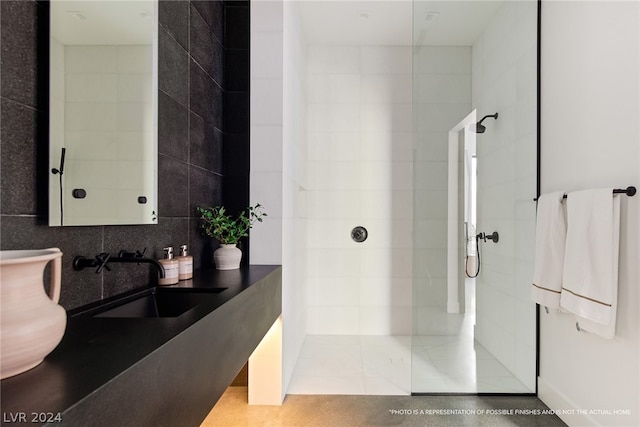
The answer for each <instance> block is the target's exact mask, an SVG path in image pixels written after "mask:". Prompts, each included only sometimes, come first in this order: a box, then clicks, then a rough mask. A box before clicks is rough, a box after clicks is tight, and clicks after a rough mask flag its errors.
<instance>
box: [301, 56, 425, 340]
mask: <svg viewBox="0 0 640 427" xmlns="http://www.w3.org/2000/svg"><path fill="white" fill-rule="evenodd" d="M308 52H309V64H308V70H309V74H308V88H309V90H308V96H309V98H308V100H309V106H308V163H307V165H308V170H309V175H308V180H307V216H308V247H309V250H308V260H309V270H308V286H309V289H308V301H307V309H308V314H307V316H308V328H307V330H308V333H309V334H343V335H344V334H346V335H351V334H352V335H387V334H410V333H411V261H412V259H411V258H412V256H411V244H412V236H411V233H412V214H413V212H412V211H413V207H412V206H413V201H412V173H413V164H412V160H413V155H412V139H411V135H412V105H411V103H412V90H411V69H412V65H411V64H412V60H411V48H410V47H393V46H389V47H382V46H380V47H371V46H309V47H308ZM356 226H363V227H365V228H367V230H368V232H369V237H368V239H367V240H366V241H365V242H362V243H356V242H354V241H353V240H352V239H351V230H352V229H353V228H354V227H356Z"/></svg>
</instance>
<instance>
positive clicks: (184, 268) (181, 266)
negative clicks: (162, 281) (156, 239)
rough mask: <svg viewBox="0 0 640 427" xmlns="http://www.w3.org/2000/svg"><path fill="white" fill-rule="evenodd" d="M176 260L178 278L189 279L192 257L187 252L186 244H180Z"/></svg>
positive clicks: (191, 272) (191, 271)
mask: <svg viewBox="0 0 640 427" xmlns="http://www.w3.org/2000/svg"><path fill="white" fill-rule="evenodd" d="M176 259H177V260H178V279H180V280H189V279H191V278H192V277H193V257H192V256H191V255H189V254H187V245H182V246H180V256H178V257H177V258H176Z"/></svg>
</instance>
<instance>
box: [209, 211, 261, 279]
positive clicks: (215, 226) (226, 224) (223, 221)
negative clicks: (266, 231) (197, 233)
mask: <svg viewBox="0 0 640 427" xmlns="http://www.w3.org/2000/svg"><path fill="white" fill-rule="evenodd" d="M196 209H197V211H198V213H199V214H200V229H201V230H202V232H203V233H204V234H205V235H206V236H208V237H212V238H214V239H216V240H217V241H218V242H220V247H219V248H218V249H216V250H215V251H214V253H213V261H214V263H215V265H216V268H217V269H218V270H233V269H236V268H240V261H241V260H242V251H241V250H240V249H239V248H238V247H237V244H238V242H239V241H240V239H241V238H242V237H246V236H248V235H249V229H250V228H251V227H253V224H254V223H256V222H262V219H263V217H265V216H267V214H266V213H265V212H264V208H263V207H262V205H261V204H259V203H258V204H256V205H255V206H249V207H248V208H247V209H246V210H245V211H242V212H241V213H240V215H238V216H237V217H235V218H234V217H232V216H231V215H228V214H227V212H226V209H225V208H224V206H214V207H201V206H198V207H197V208H196Z"/></svg>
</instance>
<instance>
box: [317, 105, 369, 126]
mask: <svg viewBox="0 0 640 427" xmlns="http://www.w3.org/2000/svg"><path fill="white" fill-rule="evenodd" d="M360 112H361V107H360V105H359V104H310V105H309V106H308V125H307V129H308V130H309V132H318V131H325V132H357V131H359V130H360Z"/></svg>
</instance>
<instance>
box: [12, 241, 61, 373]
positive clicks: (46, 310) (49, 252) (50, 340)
mask: <svg viewBox="0 0 640 427" xmlns="http://www.w3.org/2000/svg"><path fill="white" fill-rule="evenodd" d="M49 262H51V281H50V286H49V293H50V295H47V293H46V292H45V289H44V284H43V274H44V269H45V267H46V266H47V264H48V263H49ZM61 272H62V252H60V249H58V248H50V249H41V250H22V251H0V298H1V299H0V334H1V335H0V336H1V337H2V338H1V343H0V345H1V346H2V356H1V359H0V378H3V379H4V378H7V377H11V376H14V375H17V374H20V373H22V372H24V371H28V370H29V369H31V368H33V367H35V366H37V365H38V364H40V362H42V361H43V360H44V358H45V356H47V355H48V354H49V353H51V351H53V349H54V348H56V346H57V345H58V344H59V343H60V340H61V339H62V336H63V335H64V330H65V328H66V326H67V313H66V311H65V310H64V308H62V307H61V306H59V305H58V300H59V299H60V281H61Z"/></svg>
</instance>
